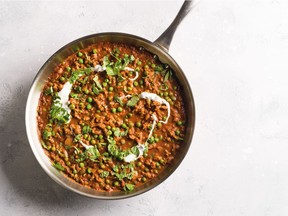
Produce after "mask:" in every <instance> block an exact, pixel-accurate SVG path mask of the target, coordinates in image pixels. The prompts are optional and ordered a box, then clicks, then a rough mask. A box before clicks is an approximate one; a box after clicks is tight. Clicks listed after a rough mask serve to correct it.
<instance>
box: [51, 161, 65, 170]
mask: <svg viewBox="0 0 288 216" xmlns="http://www.w3.org/2000/svg"><path fill="white" fill-rule="evenodd" d="M53 167H55V168H56V169H58V170H60V171H64V170H65V168H64V167H63V166H62V165H61V164H60V163H59V162H56V163H53Z"/></svg>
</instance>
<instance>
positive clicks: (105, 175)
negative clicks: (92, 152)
mask: <svg viewBox="0 0 288 216" xmlns="http://www.w3.org/2000/svg"><path fill="white" fill-rule="evenodd" d="M108 176H109V172H108V171H102V172H101V173H100V177H101V178H107V177H108Z"/></svg>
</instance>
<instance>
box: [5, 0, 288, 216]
mask: <svg viewBox="0 0 288 216" xmlns="http://www.w3.org/2000/svg"><path fill="white" fill-rule="evenodd" d="M180 6H181V2H180V1H169V2H168V1H141V2H139V1H137V2H132V1H128V2H126V1H117V2H115V1H106V2H104V1H98V2H92V1H89V2H83V1H69V2H68V1H61V2H56V1H33V2H27V1H20V2H16V1H1V0H0V75H1V76H0V144H1V145H0V163H1V165H0V215H1V216H2V215H3V216H4V215H30V216H34V215H35V216H36V215H37V216H40V215H43V216H46V215H81V216H85V215H89V216H90V215H118V216H122V215H123V216H124V215H125V216H127V215H143V216H144V215H147V216H148V215H157V216H163V215H166V216H170V215H173V216H175V215H181V216H186V215H189V216H190V215H191V216H240V215H243V216H246V215H247V216H287V215H288V205H287V203H288V167H287V165H288V156H287V155H288V154H287V152H288V145H287V144H288V143H287V141H288V133H287V130H288V70H287V69H288V58H287V57H288V12H287V11H288V1H286V0H217V1H216V0H202V1H201V2H200V4H199V5H198V6H197V8H195V10H193V11H192V13H190V14H189V15H188V17H187V18H186V19H185V20H184V22H183V23H182V24H181V26H180V27H179V29H178V30H177V32H176V34H175V36H174V40H173V42H172V45H171V49H170V54H171V55H172V56H173V57H174V58H175V59H176V60H177V61H178V63H179V65H180V66H181V67H182V69H183V70H184V71H185V73H186V75H187V76H188V78H189V81H190V84H191V87H192V90H193V94H194V97H195V102H196V111H197V112H196V115H197V119H196V130H195V134H194V138H193V142H192V146H191V148H190V150H189V152H188V154H187V156H186V158H185V160H184V161H183V163H182V164H181V165H180V167H179V168H178V169H177V171H176V172H175V173H174V174H173V175H172V176H171V177H170V178H169V179H168V180H166V181H165V182H164V183H163V184H161V185H160V186H158V187H157V188H155V189H154V190H152V191H149V192H147V193H145V194H143V195H140V196H138V197H134V198H130V199H126V200H117V201H100V200H93V199H89V198H85V197H81V196H79V195H77V194H74V193H72V192H69V191H67V190H65V189H63V188H62V187H60V186H58V185H57V184H56V183H54V182H53V181H52V180H51V179H50V178H49V177H48V176H47V175H46V174H45V173H44V171H43V170H42V169H41V168H40V166H39V165H38V163H37V161H36V159H35V158H34V155H33V154H32V152H31V150H30V146H29V143H28V140H27V138H26V133H25V124H24V110H25V102H26V98H27V95H28V91H29V87H30V84H31V83H32V80H33V78H34V76H35V75H36V73H37V71H38V70H39V68H40V67H41V66H42V65H43V64H44V62H45V61H46V60H47V59H48V58H49V57H50V56H51V55H52V54H53V53H54V52H56V51H57V50H58V49H59V48H61V47H62V46H64V45H65V44H67V43H68V42H70V41H72V40H74V39H77V38H79V37H82V36H84V35H87V34H92V33H97V32H107V31H120V32H126V33H131V34H135V35H139V36H142V37H144V38H147V39H149V40H152V41H153V40H155V39H156V38H157V37H158V36H159V35H160V34H161V33H162V32H163V31H164V30H165V28H166V27H167V26H168V25H169V23H170V22H171V21H172V19H173V18H174V17H175V15H176V13H177V12H178V10H179V8H180Z"/></svg>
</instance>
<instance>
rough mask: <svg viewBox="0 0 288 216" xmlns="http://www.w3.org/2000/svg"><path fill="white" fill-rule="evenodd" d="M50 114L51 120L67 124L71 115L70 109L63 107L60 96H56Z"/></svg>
mask: <svg viewBox="0 0 288 216" xmlns="http://www.w3.org/2000/svg"><path fill="white" fill-rule="evenodd" d="M49 114H50V120H51V121H52V122H54V123H60V124H66V123H68V122H69V120H70V115H69V113H68V111H67V110H65V109H64V108H63V107H62V104H61V102H60V98H59V97H58V96H56V97H54V100H53V103H52V106H51V109H50V113H49Z"/></svg>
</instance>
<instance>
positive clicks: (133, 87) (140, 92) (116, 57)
mask: <svg viewBox="0 0 288 216" xmlns="http://www.w3.org/2000/svg"><path fill="white" fill-rule="evenodd" d="M37 118H38V119H37V121H38V129H39V136H40V139H41V144H42V146H43V149H44V150H45V153H46V154H47V156H48V157H49V158H50V160H51V163H52V166H54V167H55V169H57V170H59V172H62V173H63V174H65V175H66V176H68V177H69V178H70V179H71V180H73V181H76V182H78V183H79V184H81V185H84V186H86V187H89V188H93V189H95V190H98V191H119V190H125V191H132V190H134V189H135V188H136V187H138V186H140V185H142V184H145V183H147V182H149V181H150V180H151V179H153V178H156V177H157V176H158V175H159V174H160V173H161V172H162V171H163V170H164V169H165V167H167V166H169V164H170V163H171V162H172V161H173V159H174V157H175V156H176V154H177V152H178V150H179V148H181V143H182V142H183V138H184V131H185V127H186V126H185V110H184V105H183V99H182V96H181V86H180V85H179V84H178V82H177V79H176V77H175V76H174V72H173V71H172V70H171V69H170V68H169V66H168V65H165V64H163V63H161V62H160V61H159V60H158V58H157V56H155V55H153V54H151V53H149V52H148V51H146V50H144V49H143V48H138V47H133V46H130V45H127V44H121V43H110V42H100V43H96V44H93V45H91V46H89V47H88V48H86V49H83V50H78V51H77V52H75V53H74V54H73V55H71V56H69V57H68V58H67V59H66V60H65V61H63V62H62V63H61V64H59V65H58V66H57V67H56V68H55V69H54V71H51V75H50V77H49V78H48V80H47V83H46V84H45V86H44V89H43V91H42V94H41V97H40V100H39V105H38V117H37Z"/></svg>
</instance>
